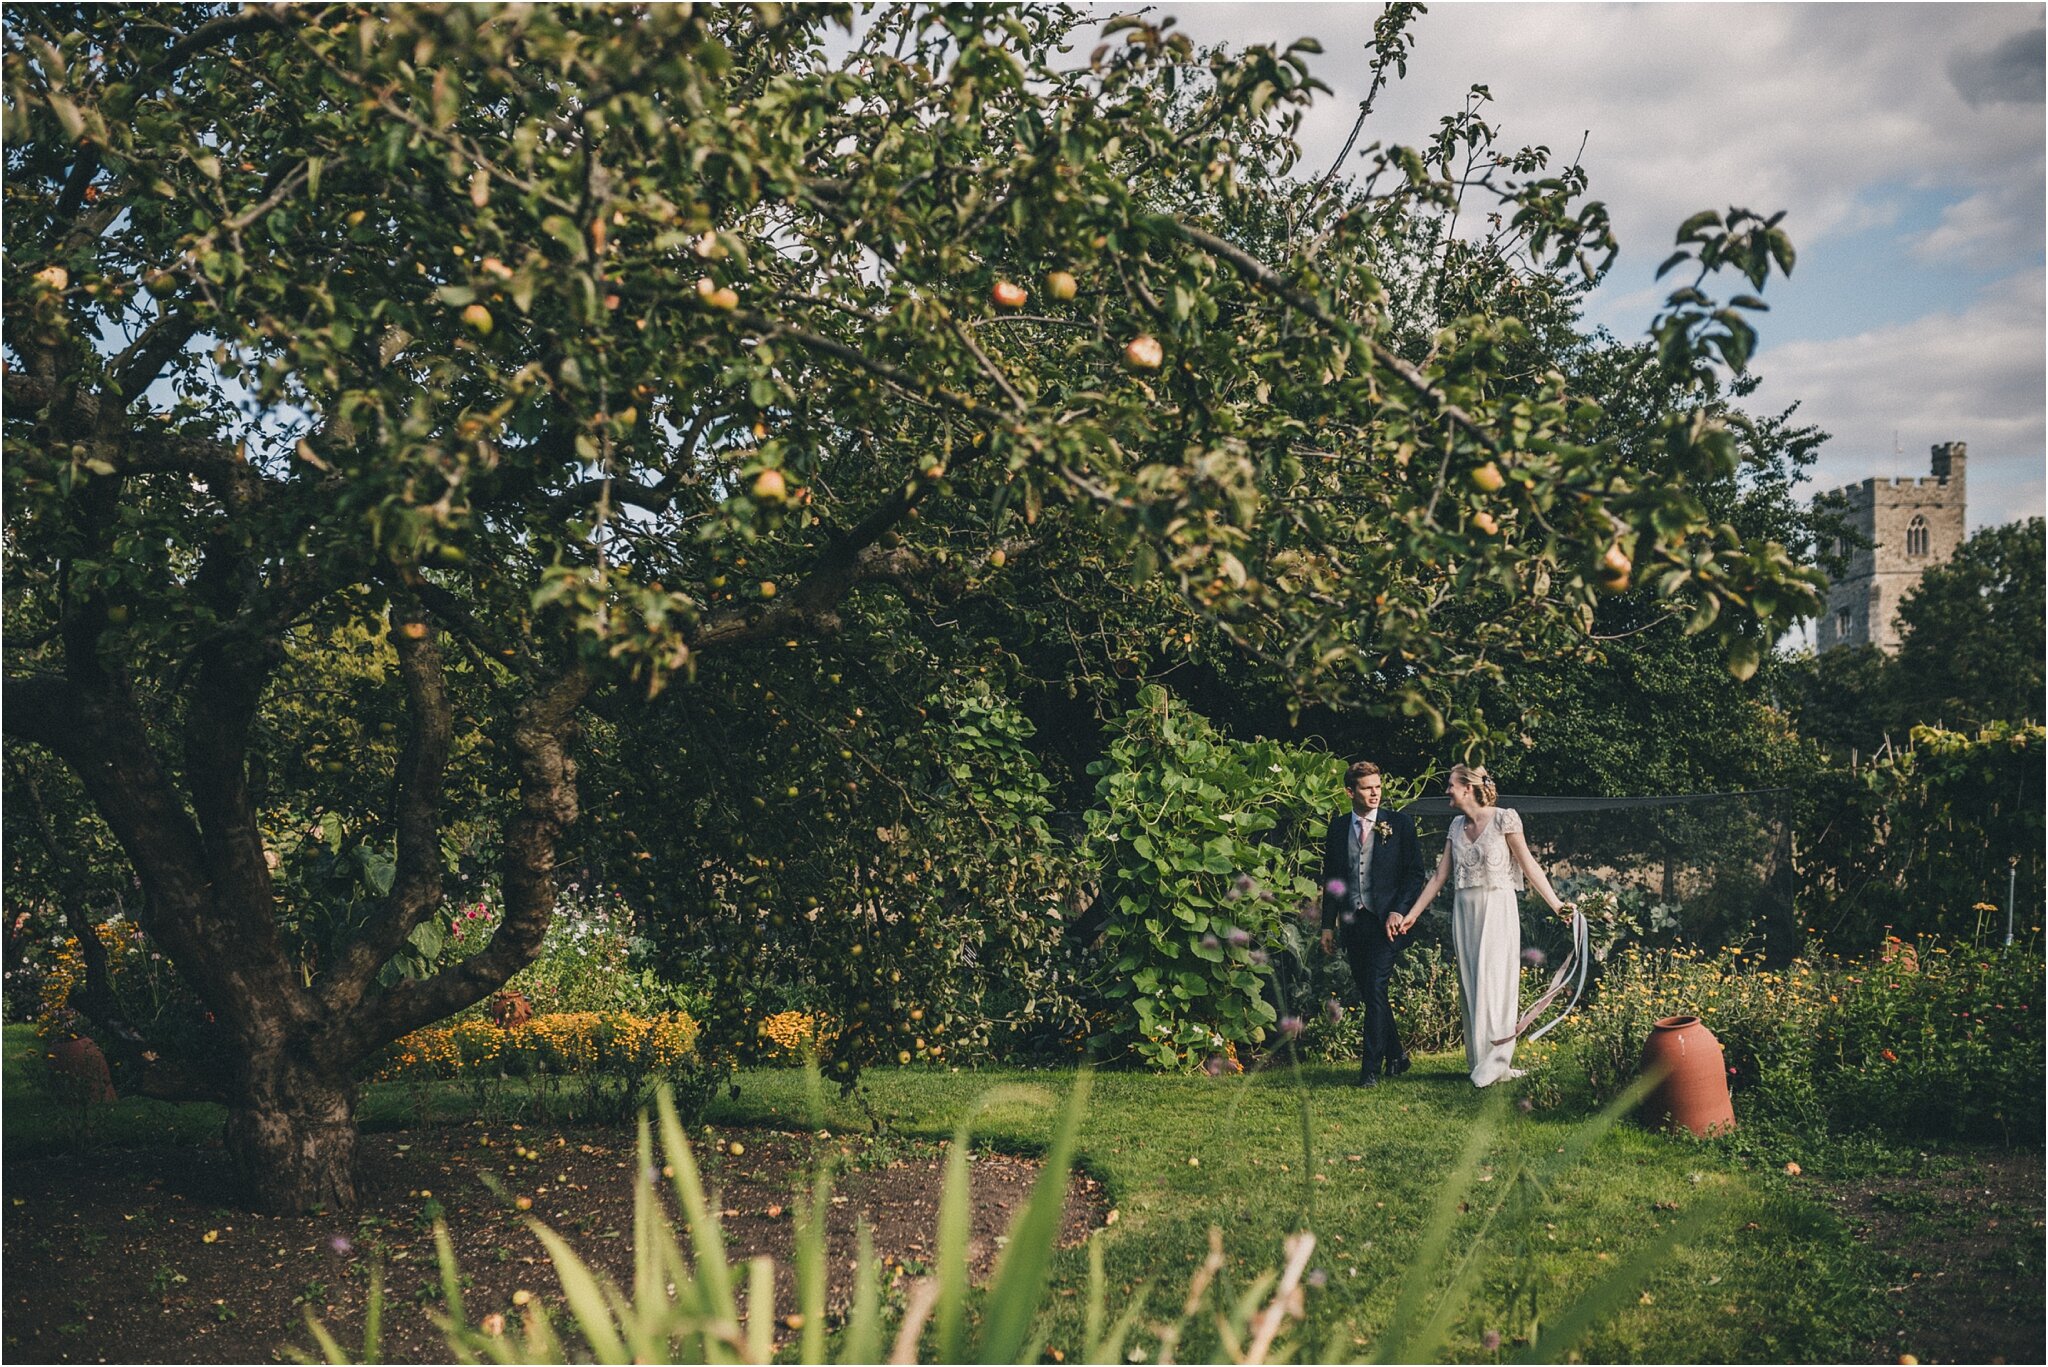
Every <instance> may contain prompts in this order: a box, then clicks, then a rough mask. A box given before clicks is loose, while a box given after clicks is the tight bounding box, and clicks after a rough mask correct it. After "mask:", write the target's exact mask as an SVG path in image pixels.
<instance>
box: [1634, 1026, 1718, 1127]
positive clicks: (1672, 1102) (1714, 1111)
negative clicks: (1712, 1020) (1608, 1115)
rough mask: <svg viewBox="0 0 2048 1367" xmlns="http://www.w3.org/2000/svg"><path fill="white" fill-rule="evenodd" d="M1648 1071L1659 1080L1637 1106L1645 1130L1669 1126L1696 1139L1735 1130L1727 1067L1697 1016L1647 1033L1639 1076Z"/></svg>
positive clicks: (1712, 1038)
mask: <svg viewBox="0 0 2048 1367" xmlns="http://www.w3.org/2000/svg"><path fill="white" fill-rule="evenodd" d="M1652 1070H1655V1071H1657V1072H1659V1073H1661V1074H1662V1075H1663V1080H1662V1081H1661V1082H1659V1083H1658V1084H1657V1085H1656V1086H1655V1087H1654V1088H1652V1089H1651V1091H1650V1094H1649V1096H1648V1097H1647V1098H1645V1099H1644V1101H1643V1112H1642V1114H1643V1119H1644V1120H1645V1121H1646V1122H1648V1123H1649V1124H1650V1125H1651V1126H1653V1127H1657V1128H1662V1127H1664V1126H1667V1125H1675V1126H1679V1127H1681V1128H1683V1129H1687V1130H1690V1131H1692V1132H1693V1133H1694V1134H1696V1135H1701V1136H1705V1135H1710V1134H1724V1133H1726V1132H1727V1131H1729V1130H1732V1129H1734V1128H1735V1107H1734V1104H1733V1103H1731V1102H1730V1101H1729V1099H1728V1061H1727V1058H1726V1056H1724V1055H1723V1054H1722V1052H1721V1041H1719V1040H1717V1039H1715V1038H1714V1032H1713V1031H1711V1030H1709V1029H1707V1027H1706V1026H1705V1025H1704V1024H1702V1023H1701V1021H1700V1018H1699V1017H1698V1016H1666V1017H1665V1018H1664V1019H1663V1020H1660V1021H1658V1022H1657V1023H1656V1025H1654V1026H1652V1027H1651V1028H1650V1039H1649V1042H1648V1043H1647V1044H1645V1045H1644V1046H1643V1072H1644V1073H1645V1074H1646V1075H1647V1074H1649V1073H1650V1072H1651V1071H1652Z"/></svg>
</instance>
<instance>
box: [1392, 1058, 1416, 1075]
mask: <svg viewBox="0 0 2048 1367" xmlns="http://www.w3.org/2000/svg"><path fill="white" fill-rule="evenodd" d="M1414 1066H1415V1061H1414V1060H1413V1059H1411V1058H1409V1057H1408V1056H1407V1055H1406V1054H1403V1055H1401V1057H1399V1058H1397V1059H1395V1060H1394V1061H1393V1062H1391V1063H1389V1064H1388V1065H1387V1076H1388V1077H1399V1076H1401V1074H1403V1073H1405V1072H1407V1071H1408V1070H1409V1069H1410V1068H1413V1067H1414Z"/></svg>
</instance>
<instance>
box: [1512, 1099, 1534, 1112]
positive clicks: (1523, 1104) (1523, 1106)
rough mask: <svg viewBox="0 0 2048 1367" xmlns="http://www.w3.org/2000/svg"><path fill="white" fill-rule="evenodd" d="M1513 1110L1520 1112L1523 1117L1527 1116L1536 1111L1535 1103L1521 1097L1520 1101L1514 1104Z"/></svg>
mask: <svg viewBox="0 0 2048 1367" xmlns="http://www.w3.org/2000/svg"><path fill="white" fill-rule="evenodd" d="M1515 1108H1516V1109H1517V1110H1519V1111H1521V1113H1522V1114H1523V1115H1527V1114H1529V1112H1531V1111H1533V1110H1535V1109H1536V1103H1535V1102H1533V1101H1531V1100H1530V1099H1529V1098H1528V1097H1523V1098H1522V1099H1521V1100H1520V1101H1517V1102H1516V1103H1515Z"/></svg>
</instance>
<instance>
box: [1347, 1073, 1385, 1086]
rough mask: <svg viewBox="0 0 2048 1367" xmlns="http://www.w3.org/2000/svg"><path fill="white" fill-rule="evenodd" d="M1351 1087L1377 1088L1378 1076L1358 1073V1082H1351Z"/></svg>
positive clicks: (1378, 1083)
mask: <svg viewBox="0 0 2048 1367" xmlns="http://www.w3.org/2000/svg"><path fill="white" fill-rule="evenodd" d="M1351 1085H1352V1086H1354V1087H1377V1086H1379V1085H1380V1079H1379V1074H1377V1073H1360V1074H1359V1075H1358V1080H1357V1081H1356V1082H1353V1083H1352V1084H1351Z"/></svg>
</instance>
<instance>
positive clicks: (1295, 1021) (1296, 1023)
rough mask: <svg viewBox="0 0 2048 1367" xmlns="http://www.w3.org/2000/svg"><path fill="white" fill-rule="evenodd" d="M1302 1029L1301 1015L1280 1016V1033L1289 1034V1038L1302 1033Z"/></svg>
mask: <svg viewBox="0 0 2048 1367" xmlns="http://www.w3.org/2000/svg"><path fill="white" fill-rule="evenodd" d="M1301 1030H1302V1025H1301V1017H1299V1016H1282V1017H1281V1018H1280V1033H1281V1034H1283V1035H1285V1036H1287V1038H1289V1039H1293V1038H1294V1037H1295V1036H1297V1035H1299V1034H1300V1033H1301Z"/></svg>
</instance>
